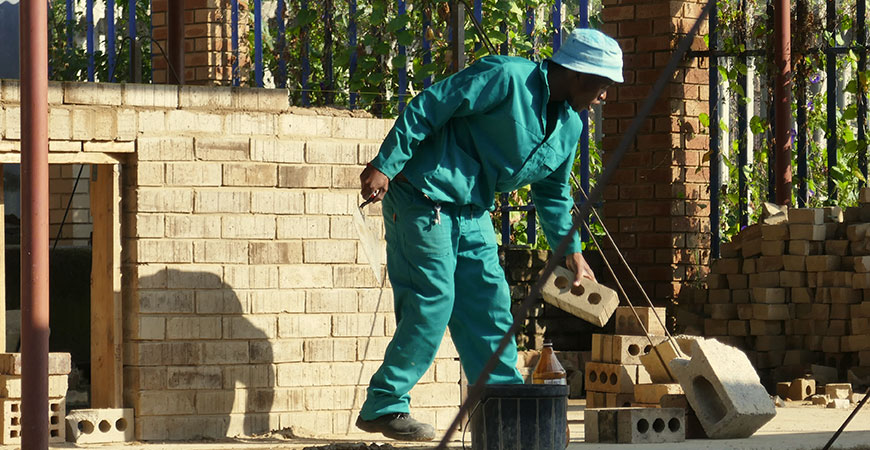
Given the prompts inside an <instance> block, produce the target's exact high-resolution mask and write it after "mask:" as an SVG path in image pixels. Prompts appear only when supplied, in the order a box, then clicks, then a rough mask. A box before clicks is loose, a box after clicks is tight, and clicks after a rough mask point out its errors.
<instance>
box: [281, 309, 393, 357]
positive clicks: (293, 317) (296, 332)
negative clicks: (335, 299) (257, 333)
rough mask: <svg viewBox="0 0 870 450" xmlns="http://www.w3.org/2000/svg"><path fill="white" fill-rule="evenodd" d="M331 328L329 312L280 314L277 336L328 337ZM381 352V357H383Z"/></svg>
mask: <svg viewBox="0 0 870 450" xmlns="http://www.w3.org/2000/svg"><path fill="white" fill-rule="evenodd" d="M331 330H332V319H331V316H330V315H329V314H281V315H280V316H278V337H281V338H317V337H328V336H329V333H330V331H331ZM383 356H384V355H383V353H381V357H383Z"/></svg>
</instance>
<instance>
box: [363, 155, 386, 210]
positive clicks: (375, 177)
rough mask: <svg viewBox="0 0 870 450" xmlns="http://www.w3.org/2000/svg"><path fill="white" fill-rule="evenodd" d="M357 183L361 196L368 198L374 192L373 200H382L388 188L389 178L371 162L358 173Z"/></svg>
mask: <svg viewBox="0 0 870 450" xmlns="http://www.w3.org/2000/svg"><path fill="white" fill-rule="evenodd" d="M359 183H360V194H361V195H362V197H363V198H364V199H366V200H368V199H369V198H370V197H371V196H372V194H374V195H375V202H379V201H381V200H383V199H384V195H385V194H386V193H387V190H389V188H390V179H389V178H387V176H386V175H384V174H383V173H382V172H381V171H380V170H378V169H375V167H374V166H373V165H371V164H367V165H366V168H365V170H363V171H362V173H361V174H359Z"/></svg>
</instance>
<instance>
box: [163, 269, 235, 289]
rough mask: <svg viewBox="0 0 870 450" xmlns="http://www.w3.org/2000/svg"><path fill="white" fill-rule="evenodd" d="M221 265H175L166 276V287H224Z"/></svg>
mask: <svg viewBox="0 0 870 450" xmlns="http://www.w3.org/2000/svg"><path fill="white" fill-rule="evenodd" d="M222 273H223V268H222V267H221V266H219V265H205V264H196V265H194V264H187V265H183V266H173V267H172V268H171V269H170V270H169V271H168V272H167V277H166V287H168V288H170V289H172V288H191V289H216V288H220V287H222V282H221V274H222Z"/></svg>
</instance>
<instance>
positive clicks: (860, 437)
mask: <svg viewBox="0 0 870 450" xmlns="http://www.w3.org/2000/svg"><path fill="white" fill-rule="evenodd" d="M853 407H854V405H853ZM583 409H584V406H583V401H575V400H572V401H571V402H570V404H569V412H568V420H569V427H570V431H571V443H570V445H569V446H568V450H586V449H595V448H605V449H632V450H645V449H656V450H665V449H675V450H680V449H686V450H688V449H698V450H701V449H703V450H768V449H789V450H803V449H806V450H810V449H821V448H822V447H824V445H825V443H827V442H828V440H829V439H830V438H831V436H832V435H833V434H834V432H835V431H836V430H837V429H838V428H839V427H840V425H841V424H842V423H843V421H845V420H846V418H847V417H848V416H849V414H850V413H851V412H852V410H851V409H826V408H824V407H820V406H812V405H806V404H801V403H796V402H789V403H788V404H787V405H786V407H783V408H776V413H777V414H776V417H775V418H774V419H773V420H771V421H770V422H768V423H767V424H766V425H765V426H763V427H762V428H761V429H760V430H759V431H758V432H757V433H755V434H754V435H753V436H752V437H750V438H748V439H723V440H697V439H696V440H688V441H685V442H682V443H676V444H644V445H642V444H634V445H632V444H590V443H585V442H583V434H584V433H583ZM440 437H441V436H439V439H440ZM460 438H461V435H454V438H453V441H452V442H451V444H450V445H449V448H450V449H451V450H453V449H462V448H463V446H462V442H461V441H460ZM470 441H471V436H470V435H468V434H466V447H465V448H468V449H470V448H471V442H470ZM436 446H437V442H432V443H426V444H413V443H401V442H394V441H387V440H372V436H371V435H364V434H361V435H359V436H347V437H344V438H342V439H298V438H293V439H283V438H274V439H228V440H223V441H210V442H166V443H141V442H130V443H125V444H91V445H87V446H85V445H81V446H77V445H74V444H69V443H67V444H55V445H51V446H50V448H52V449H71V448H93V449H101V450H160V449H171V450H265V449H282V450H394V449H401V450H423V449H432V448H435V447H436ZM3 448H10V449H11V448H14V447H2V446H0V449H3ZM833 448H836V449H856V450H858V449H863V450H870V407H868V406H867V405H865V407H864V408H862V409H861V411H859V412H858V414H857V415H856V416H855V417H854V418H853V419H852V421H851V422H850V423H849V425H848V426H847V427H846V429H845V430H844V432H843V433H842V434H841V435H840V437H839V438H838V439H837V441H836V442H835V443H834V446H833ZM521 450H522V449H521Z"/></svg>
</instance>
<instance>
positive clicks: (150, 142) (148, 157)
mask: <svg viewBox="0 0 870 450" xmlns="http://www.w3.org/2000/svg"><path fill="white" fill-rule="evenodd" d="M140 122H141V120H140ZM136 153H137V156H138V157H139V160H140V161H193V160H194V153H193V138H184V137H171V138H170V137H157V138H145V137H143V138H139V139H138V140H137V141H136Z"/></svg>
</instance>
